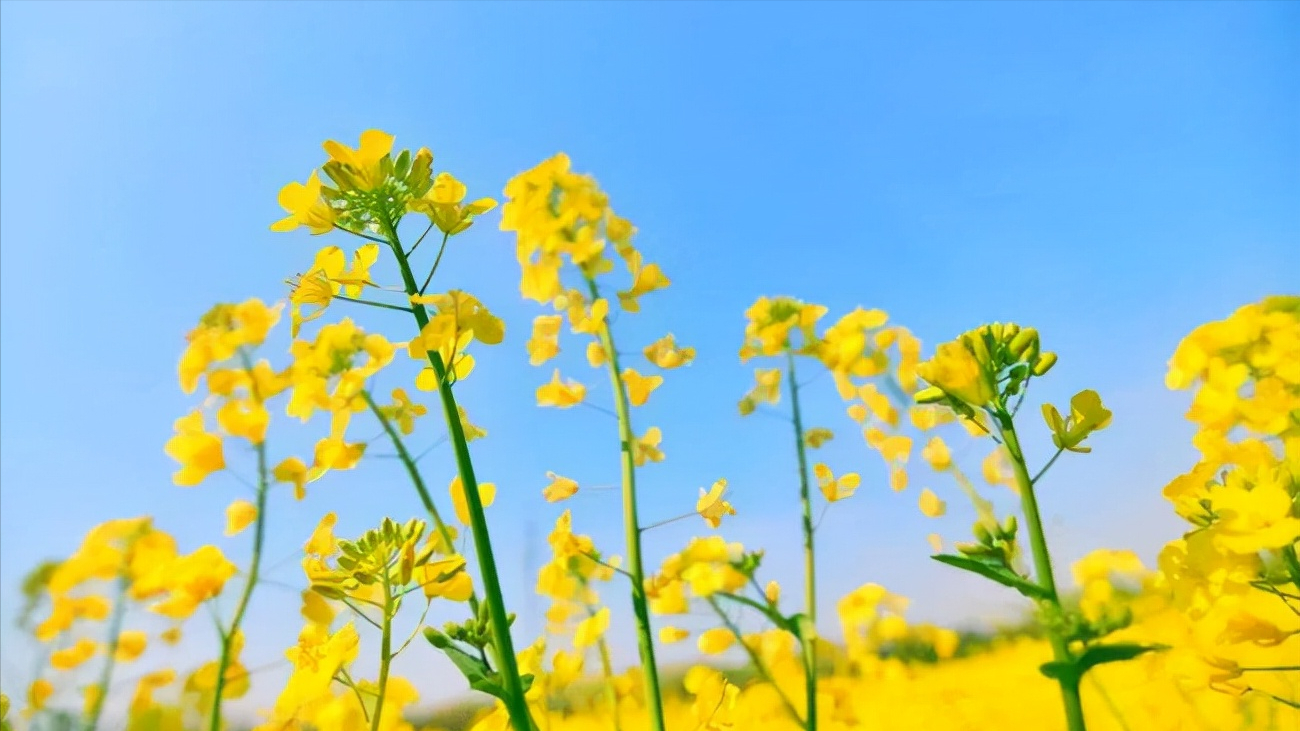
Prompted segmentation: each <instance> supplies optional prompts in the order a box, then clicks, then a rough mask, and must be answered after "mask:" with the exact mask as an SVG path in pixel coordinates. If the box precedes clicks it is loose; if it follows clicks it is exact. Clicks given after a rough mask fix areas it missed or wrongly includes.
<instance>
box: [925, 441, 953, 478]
mask: <svg viewBox="0 0 1300 731" xmlns="http://www.w3.org/2000/svg"><path fill="white" fill-rule="evenodd" d="M921 456H922V457H923V458H924V459H925V461H926V462H929V463H930V468H931V469H933V470H934V471H935V472H943V471H944V470H946V469H948V468H949V467H952V452H950V451H948V445H947V444H944V442H943V440H942V439H940V438H939V437H932V438H931V439H930V441H929V443H927V444H926V445H925V447H924V448H923V449H922V450H921Z"/></svg>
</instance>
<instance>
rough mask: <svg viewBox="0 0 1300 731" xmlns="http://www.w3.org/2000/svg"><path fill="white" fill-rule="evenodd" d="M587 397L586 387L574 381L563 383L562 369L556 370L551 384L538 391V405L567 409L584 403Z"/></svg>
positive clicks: (541, 387)
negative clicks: (561, 377) (561, 378)
mask: <svg viewBox="0 0 1300 731" xmlns="http://www.w3.org/2000/svg"><path fill="white" fill-rule="evenodd" d="M586 396H587V387H586V386H584V385H582V384H581V383H578V382H577V381H573V380H569V381H561V380H560V369H559V368H556V369H555V375H554V376H552V377H551V382H550V383H547V384H546V385H544V386H540V387H539V388H538V389H537V405H538V406H554V407H555V408H557V409H567V408H569V407H571V406H576V405H578V404H580V403H582V400H583V399H584V398H586Z"/></svg>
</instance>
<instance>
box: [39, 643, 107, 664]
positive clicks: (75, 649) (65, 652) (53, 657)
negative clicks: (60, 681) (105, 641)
mask: <svg viewBox="0 0 1300 731" xmlns="http://www.w3.org/2000/svg"><path fill="white" fill-rule="evenodd" d="M98 649H99V644H98V643H96V642H95V641H94V640H88V639H85V638H84V637H83V638H82V639H80V640H77V643H76V644H75V645H73V646H72V647H67V648H64V649H62V650H56V651H54V652H52V653H50V667H52V668H54V669H55V670H71V669H73V668H75V667H77V666H78V665H81V664H82V663H84V662H86V661H87V660H89V659H90V658H92V657H94V656H95V652H96V651H97V650H98Z"/></svg>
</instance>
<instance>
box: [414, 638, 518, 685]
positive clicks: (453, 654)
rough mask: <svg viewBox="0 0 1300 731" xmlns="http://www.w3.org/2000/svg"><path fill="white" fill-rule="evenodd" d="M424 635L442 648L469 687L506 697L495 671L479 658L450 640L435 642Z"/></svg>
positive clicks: (435, 645) (430, 641)
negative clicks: (497, 680)
mask: <svg viewBox="0 0 1300 731" xmlns="http://www.w3.org/2000/svg"><path fill="white" fill-rule="evenodd" d="M425 636H426V638H428V639H429V644H432V645H433V646H434V647H436V648H438V649H439V650H442V653H443V654H444V655H446V656H447V658H448V659H449V660H451V662H452V664H453V665H455V666H456V669H457V670H460V674H461V675H464V676H465V679H466V680H468V681H469V687H471V688H473V689H474V690H477V691H479V692H480V693H487V694H488V695H490V696H494V697H496V698H500V699H501V700H505V699H506V698H505V690H504V689H503V688H502V687H501V686H500V685H498V684H497V682H496V673H494V672H492V669H491V668H489V667H488V666H487V663H485V662H483V660H482V659H481V658H478V657H474V656H473V655H471V654H469V653H468V652H465V651H464V650H462V649H460V648H459V647H456V646H455V645H453V644H451V643H450V642H436V643H435V642H434V641H433V639H432V638H430V637H429V635H428V633H426V635H425Z"/></svg>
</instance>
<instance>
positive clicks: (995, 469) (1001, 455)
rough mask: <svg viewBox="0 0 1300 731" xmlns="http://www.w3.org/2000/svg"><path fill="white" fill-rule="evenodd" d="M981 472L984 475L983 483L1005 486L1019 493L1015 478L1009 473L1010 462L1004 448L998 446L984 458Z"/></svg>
mask: <svg viewBox="0 0 1300 731" xmlns="http://www.w3.org/2000/svg"><path fill="white" fill-rule="evenodd" d="M981 470H982V471H983V473H984V481H985V482H987V483H989V484H990V485H1006V486H1007V487H1009V488H1011V489H1012V490H1016V491H1017V492H1019V488H1018V486H1017V483H1016V476H1015V475H1014V474H1012V472H1011V462H1010V458H1009V457H1008V456H1007V452H1006V448H1005V447H1001V446H999V447H997V448H996V449H994V450H993V451H992V452H989V455H988V456H987V457H985V458H984V462H983V464H982V466H981Z"/></svg>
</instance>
